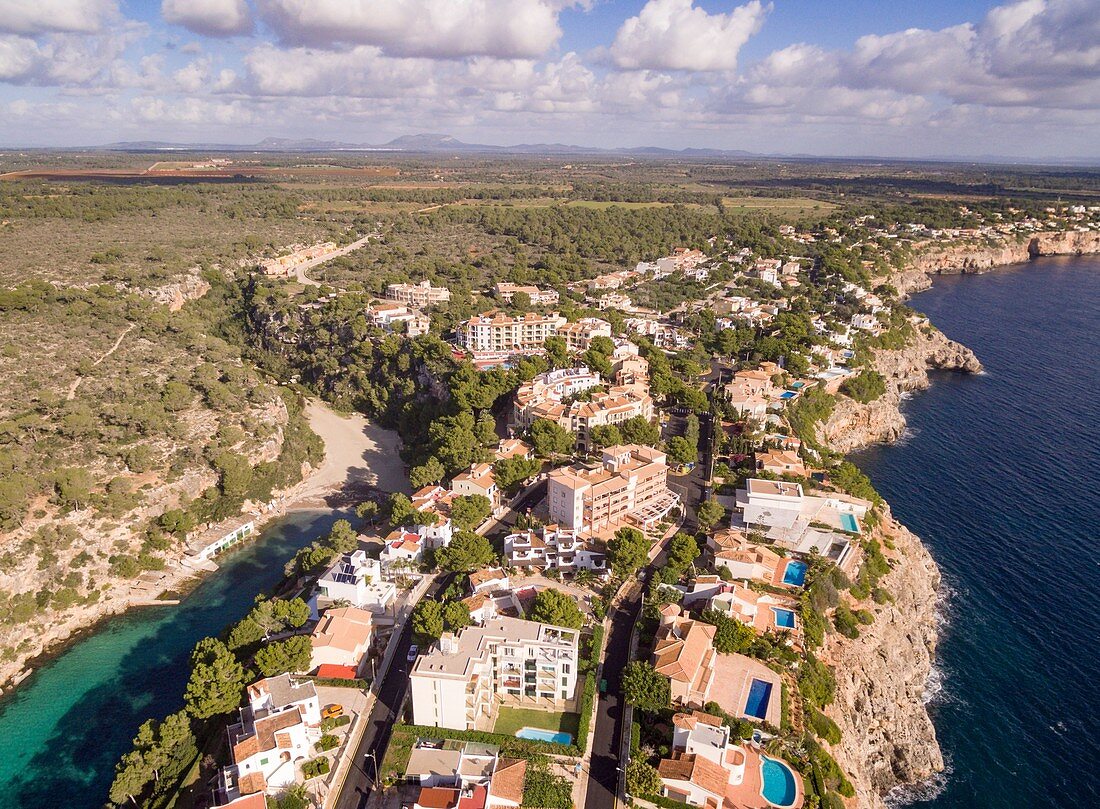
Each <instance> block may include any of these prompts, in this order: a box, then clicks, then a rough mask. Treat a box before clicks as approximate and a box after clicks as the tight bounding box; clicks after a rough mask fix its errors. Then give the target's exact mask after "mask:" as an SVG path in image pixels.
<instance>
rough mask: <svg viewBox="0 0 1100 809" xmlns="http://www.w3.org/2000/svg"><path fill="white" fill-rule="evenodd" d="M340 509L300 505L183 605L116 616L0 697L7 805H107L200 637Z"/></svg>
mask: <svg viewBox="0 0 1100 809" xmlns="http://www.w3.org/2000/svg"><path fill="white" fill-rule="evenodd" d="M339 516H341V515H338V514H334V513H331V512H323V513H319V512H300V513H296V514H293V515H291V516H289V517H287V518H284V519H283V520H281V521H279V522H278V523H273V524H272V525H271V526H270V527H269V528H267V529H266V530H265V531H264V532H263V533H262V534H261V536H260V538H259V539H258V540H257V541H256V542H254V543H252V544H250V545H248V546H246V547H244V548H241V549H240V550H238V551H235V552H232V553H231V554H229V555H228V556H226V557H225V558H224V559H222V560H219V564H220V565H221V570H219V571H218V572H217V573H213V574H211V575H209V576H207V578H206V579H205V580H204V581H203V582H202V583H201V584H200V585H199V586H198V587H197V588H195V590H194V591H193V592H192V593H191V594H190V595H189V596H188V597H187V598H186V599H185V600H184V601H183V603H182V604H180V605H179V606H175V607H145V608H141V609H139V610H135V611H131V612H130V613H129V614H127V615H125V616H122V617H119V618H115V619H112V620H110V621H109V622H108V623H106V624H105V625H104V628H103V629H101V630H99V631H97V632H95V633H94V634H92V635H89V636H88V637H87V638H85V639H83V640H80V641H78V642H77V643H75V644H73V646H71V647H70V648H69V649H67V650H66V651H65V652H64V653H63V654H61V655H60V656H59V657H57V658H56V659H54V660H52V661H51V662H49V663H47V664H46V665H44V666H42V667H41V668H40V669H39V670H38V671H37V672H35V674H34V675H32V676H31V677H30V678H29V679H28V680H26V681H25V682H23V683H22V684H21V685H20V686H19V687H18V688H17V689H16V690H15V692H14V693H12V694H10V695H8V696H5V697H4V698H3V699H2V700H0V807H3V808H4V809H32V807H33V809H49V808H52V807H60V806H64V807H66V809H100V807H102V806H103V803H104V801H105V800H106V795H107V788H108V787H109V786H110V783H111V779H112V777H113V774H114V765H115V762H116V761H117V760H118V758H119V756H120V755H122V753H124V752H125V751H126V750H128V749H129V747H130V740H131V739H132V738H133V736H134V733H135V732H136V730H137V728H138V725H140V724H141V723H142V722H143V721H145V720H146V719H147V718H149V717H151V716H153V717H157V718H161V717H164V716H166V715H167V714H169V713H172V712H173V711H176V710H179V708H180V707H182V704H183V700H182V697H183V688H184V685H185V684H186V681H187V674H188V668H187V657H188V654H189V653H190V651H191V649H192V648H193V647H194V645H195V643H196V642H197V641H198V640H200V639H201V638H203V637H205V636H206V635H210V634H217V633H219V632H220V631H221V630H222V629H223V628H224V627H225V626H226V625H227V624H229V623H231V622H233V621H236V620H239V619H240V618H241V617H243V616H244V615H245V614H246V613H247V612H248V610H249V608H250V606H251V604H252V601H253V598H254V596H255V595H256V594H257V593H259V592H261V591H263V590H266V589H268V588H270V587H272V586H274V585H275V584H277V583H278V581H279V580H280V579H281V578H282V575H283V565H284V564H285V563H286V562H287V561H288V560H289V559H290V557H291V556H292V555H293V554H294V552H295V550H297V549H298V548H300V547H302V546H303V545H307V544H309V542H311V541H312V540H313V539H314V538H316V537H317V536H319V535H321V534H324V533H326V532H327V531H328V529H329V528H330V527H331V525H332V523H333V522H334V521H335V520H336V519H337V517H339Z"/></svg>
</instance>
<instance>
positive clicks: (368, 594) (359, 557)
mask: <svg viewBox="0 0 1100 809" xmlns="http://www.w3.org/2000/svg"><path fill="white" fill-rule="evenodd" d="M317 590H318V595H319V597H320V598H323V599H326V600H327V601H328V602H329V603H331V602H333V601H341V600H344V601H347V602H349V603H350V604H351V605H352V606H353V607H360V608H362V609H365V610H371V611H372V612H384V611H385V610H386V608H387V607H388V606H389V605H390V604H392V603H393V601H394V599H395V598H397V588H396V587H395V586H394V584H393V582H390V581H386V580H384V579H383V578H382V562H381V561H380V560H378V559H371V558H370V557H368V556H367V554H366V551H363V550H357V551H355V552H354V553H346V554H344V555H342V556H341V557H340V558H339V559H337V560H336V561H335V562H334V563H333V564H332V566H331V567H329V569H328V570H326V571H325V572H324V573H323V574H321V578H320V579H318V580H317Z"/></svg>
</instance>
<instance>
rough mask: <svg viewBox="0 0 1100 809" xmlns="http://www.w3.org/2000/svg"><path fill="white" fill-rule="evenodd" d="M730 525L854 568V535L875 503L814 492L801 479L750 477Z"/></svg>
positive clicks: (797, 551) (792, 549)
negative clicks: (760, 533) (790, 481)
mask: <svg viewBox="0 0 1100 809" xmlns="http://www.w3.org/2000/svg"><path fill="white" fill-rule="evenodd" d="M736 502H737V509H736V510H735V511H734V514H733V518H732V520H731V521H730V527H731V528H734V529H739V530H741V531H744V532H746V533H747V532H750V531H759V532H762V533H763V534H764V535H765V536H766V537H767V538H768V539H770V540H771V541H772V542H775V543H776V544H778V545H780V546H782V547H783V548H786V549H787V550H788V551H790V552H792V553H794V554H797V555H800V556H808V555H810V554H816V555H818V556H824V557H825V558H826V559H831V560H832V561H833V562H835V563H836V564H837V566H839V567H840V568H841V569H843V570H846V571H847V570H848V569H849V568H850V566H851V565H853V564H854V563H855V559H856V556H857V554H856V553H855V552H854V549H853V542H852V540H853V539H855V538H856V537H858V536H859V534H860V533H862V527H861V526H860V520H861V519H863V518H864V517H865V516H866V515H867V511H868V510H869V509H870V508H871V505H872V504H871V503H870V502H868V501H867V500H862V499H860V498H858V497H852V496H850V495H847V494H844V493H842V492H824V493H822V494H820V495H808V494H806V493H805V491H804V490H803V488H802V484H801V483H789V482H786V481H780V480H763V479H761V478H750V479H749V480H748V481H746V483H745V488H744V489H738V490H737V500H736Z"/></svg>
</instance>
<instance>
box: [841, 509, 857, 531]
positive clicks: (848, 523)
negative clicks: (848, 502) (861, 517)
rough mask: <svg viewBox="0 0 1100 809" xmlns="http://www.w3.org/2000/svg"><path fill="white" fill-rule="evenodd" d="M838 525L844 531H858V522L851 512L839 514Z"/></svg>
mask: <svg viewBox="0 0 1100 809" xmlns="http://www.w3.org/2000/svg"><path fill="white" fill-rule="evenodd" d="M840 527H841V528H843V529H844V530H845V531H851V532H852V533H853V534H858V533H859V522H858V521H857V520H856V518H855V517H854V516H853V515H851V514H841V515H840Z"/></svg>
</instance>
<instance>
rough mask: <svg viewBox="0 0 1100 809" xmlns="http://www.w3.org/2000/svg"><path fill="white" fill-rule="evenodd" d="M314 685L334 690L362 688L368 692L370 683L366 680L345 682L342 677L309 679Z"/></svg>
mask: <svg viewBox="0 0 1100 809" xmlns="http://www.w3.org/2000/svg"><path fill="white" fill-rule="evenodd" d="M307 679H310V680H313V684H314V685H327V686H330V687H332V688H361V689H362V690H364V691H366V690H367V689H368V688H370V683H369V682H367V681H366V680H345V679H342V678H340V677H309V678H307Z"/></svg>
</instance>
